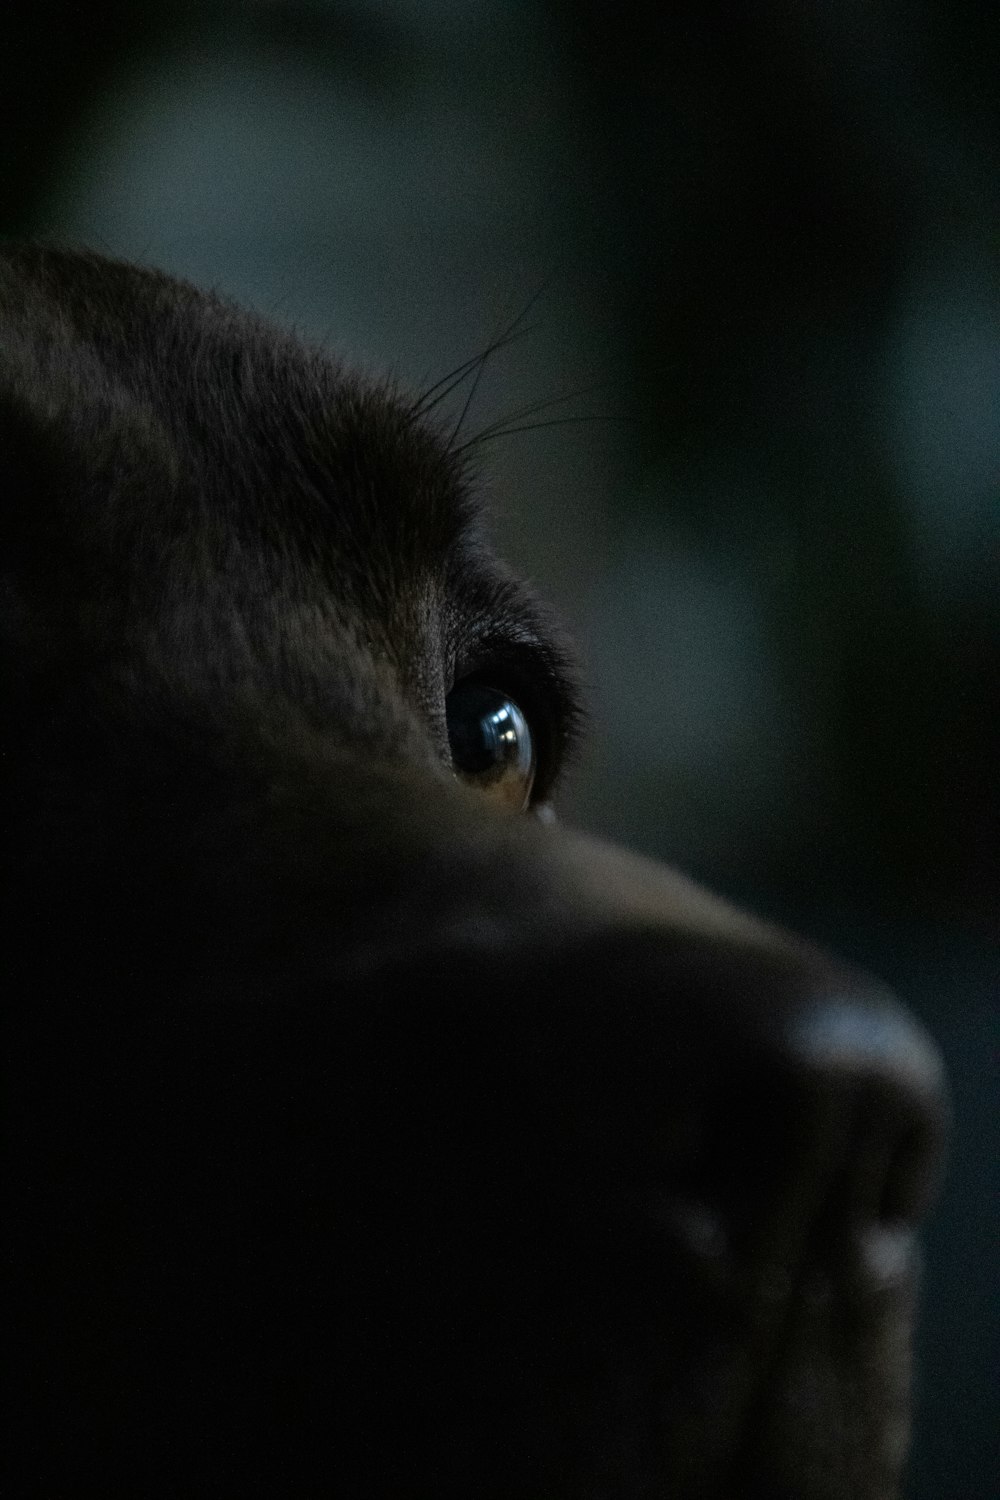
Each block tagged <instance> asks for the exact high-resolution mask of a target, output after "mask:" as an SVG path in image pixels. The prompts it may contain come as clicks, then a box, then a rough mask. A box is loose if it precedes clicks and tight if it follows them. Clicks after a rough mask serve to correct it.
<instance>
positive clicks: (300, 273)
mask: <svg viewBox="0 0 1000 1500" xmlns="http://www.w3.org/2000/svg"><path fill="white" fill-rule="evenodd" d="M0 78H2V85H3V87H2V90H0V151H2V152H3V158H4V159H3V187H4V193H3V200H2V209H0V230H2V232H4V233H8V234H29V235H34V236H38V237H43V238H47V239H53V240H56V241H59V242H63V243H78V244H85V245H89V246H91V247H93V248H96V249H100V250H103V251H105V252H107V253H110V254H114V255H119V256H124V257H127V258H131V259H135V260H139V261H143V262H147V263H150V264H154V265H159V266H162V267H163V268H165V269H167V270H170V271H173V272H175V273H178V274H181V275H184V276H187V277H190V278H192V279H194V280H196V281H198V282H200V283H203V284H207V285H210V286H215V287H218V288H219V289H221V290H223V291H226V292H229V293H232V294H234V295H235V296H237V297H238V298H240V299H241V300H243V301H246V302H249V303H251V304H253V305H255V306H256V307H258V308H259V309H261V310H263V311H264V312H266V313H268V314H270V315H271V316H273V317H275V318H277V319H279V320H281V321H283V322H285V323H290V324H294V325H295V326H297V327H298V328H300V329H301V330H302V331H303V332H305V333H307V334H309V335H310V336H311V337H313V338H319V339H323V340H326V341H327V342H328V343H329V345H330V347H331V348H332V349H334V350H335V351H336V352H338V353H340V354H343V355H346V356H347V357H348V358H349V359H351V360H352V361H356V362H358V363H360V364H362V365H364V366H370V367H373V368H375V369H377V370H386V369H389V370H393V371H395V372H396V373H397V375H398V376H399V378H400V379H401V380H402V381H403V382H404V383H406V384H409V385H412V386H413V387H415V388H419V387H426V386H428V385H429V384H431V383H432V382H433V381H435V380H437V379H438V378H439V377H441V376H443V375H444V374H446V373H447V372H448V371H449V370H450V369H452V368H453V367H455V366H457V365H459V364H460V363H461V362H462V361H464V360H466V359H469V358H470V357H471V356H473V355H475V354H477V353H478V352H479V351H480V350H482V349H483V348H484V347H485V346H486V345H487V344H489V343H490V342H491V340H494V339H496V338H497V336H498V335H500V334H502V333H503V332H504V331H505V330H506V329H508V328H509V327H510V325H511V324H512V322H513V321H514V320H515V319H517V318H518V315H519V314H523V316H522V318H521V323H520V325H519V330H520V332H519V336H518V337H517V338H516V339H515V340H514V341H513V342H512V343H510V344H508V345H507V346H506V347H504V348H503V349H502V350H500V351H498V352H497V354H496V355H495V356H494V357H493V358H492V359H491V360H490V361H489V363H488V365H487V367H486V370H485V373H484V375H483V378H482V380H481V382H480V385H479V388H478V390H477V391H476V393H475V399H474V403H473V407H472V410H471V411H470V413H469V415H468V417H467V418H466V421H467V424H468V428H469V430H470V431H472V432H474V431H476V430H480V429H484V428H486V427H488V426H490V425H491V424H493V423H496V422H501V423H502V424H503V425H505V426H508V427H521V426H525V425H528V426H529V427H530V430H527V431H521V432H517V433H513V434H511V435H509V436H504V437H502V438H500V437H498V438H496V439H494V440H492V441H487V442H485V443H484V444H483V447H482V457H483V462H484V466H485V468H486V470H487V473H488V476H489V479H488V492H489V499H490V506H491V510H492V513H493V516H494V532H495V535H496V537H497V539H498V542H499V543H500V545H501V547H502V549H503V550H504V552H505V553H506V554H507V556H508V557H509V558H510V559H511V561H512V562H514V563H515V564H516V565H517V566H518V567H519V568H520V569H521V570H522V571H523V572H525V573H526V574H527V575H528V576H529V577H531V578H532V579H533V580H534V581H535V582H536V583H537V585H538V587H539V589H540V590H541V591H542V592H543V593H544V594H546V595H547V596H548V597H550V598H551V599H553V600H554V601H555V602H556V603H557V605H558V606H559V608H560V609H561V612H562V614H563V616H564V617H565V619H566V620H567V622H568V624H569V626H570V628H571V630H572V631H573V633H574V634H575V636H576V638H577V640H578V642H579V644H580V651H581V656H582V660H583V663H584V669H585V675H586V678H587V680H588V682H589V683H590V684H591V693H590V697H591V707H592V735H591V742H590V745H589V747H588V749H587V750H586V751H585V752H584V754H583V755H582V757H581V761H580V764H579V765H578V767H577V769H576V772H575V774H574V776H573V777H572V778H571V779H570V781H569V783H568V785H567V788H566V791H565V793H564V795H563V798H562V805H561V811H562V814H563V815H564V816H565V817H567V818H571V819H573V820H575V821H578V822H581V823H583V824H585V825H587V826H588V827H590V828H592V829H594V830H598V831H601V832H604V833H607V834H610V835H612V836H614V837H616V838H620V839H623V840H626V841H628V842H629V843H631V844H633V845H635V846H638V847H640V848H642V849H644V850H646V851H648V852H650V853H652V854H655V855H657V856H660V857H662V858H666V859H670V860H673V861H677V862H680V863H682V864H684V865H685V866H686V867H687V868H688V869H689V870H691V871H692V872H693V873H694V874H696V875H698V876H700V877H701V878H703V879H705V880H707V881H709V882H711V883H712V884H713V885H714V886H715V887H716V888H718V889H721V890H723V891H725V892H726V893H728V894H730V895H732V896H734V897H736V898H738V899H740V900H742V901H745V902H747V903H749V904H751V905H752V906H753V907H755V908H756V909H757V910H758V911H761V912H763V913H765V914H767V915H769V916H772V917H776V918H778V919H780V920H782V921H785V922H787V923H790V924H793V925H795V926H797V927H798V928H800V929H802V930H804V931H806V932H808V933H810V934H812V935H813V936H815V937H817V938H820V939H822V940H824V941H826V942H828V943H832V944H835V945H836V946H837V947H838V948H839V949H840V950H841V951H842V952H844V953H845V954H847V955H849V956H852V957H854V958H856V959H858V960H860V961H862V962H864V963H866V964H868V965H869V966H870V967H872V968H874V969H875V970H876V971H877V972H879V973H880V974H882V975H883V976H884V977H885V978H886V979H887V980H889V981H890V982H891V983H892V984H894V985H895V986H896V987H897V988H898V989H899V990H900V991H901V993H902V994H903V995H904V996H905V997H906V998H907V1000H908V1001H909V1002H910V1003H911V1004H912V1005H913V1007H914V1008H915V1009H916V1010H917V1011H918V1012H919V1013H920V1014H921V1015H922V1016H923V1017H924V1019H925V1021H926V1022H927V1024H928V1025H929V1027H930V1029H931V1030H932V1032H933V1033H934V1034H935V1036H936V1037H937V1038H938V1040H939V1042H940V1043H941V1045H942V1047H943V1049H944V1051H945V1054H946V1057H947V1060H948V1063H949V1066H950V1068H951V1074H952V1079H953V1085H954V1095H955V1110H956V1140H955V1148H954V1154H953V1158H952V1161H951V1165H950V1169H949V1176H948V1180H947V1183H946V1187H945V1191H944V1195H943V1198H942V1201H941V1203H940V1206H939V1208H938V1210H937V1212H936V1216H935V1218H934V1221H933V1223H932V1226H931V1230H930V1233H929V1235H928V1245H927V1268H926V1276H925V1297H926V1311H925V1316H924V1321H923V1325H922V1328H921V1335H920V1338H921V1348H920V1373H919V1390H918V1397H919V1419H918V1435H917V1439H916V1444H915V1452H914V1460H913V1466H912V1474H911V1484H910V1490H909V1495H910V1497H911V1500H949V1497H951V1496H954V1497H956V1500H958V1497H961V1500H977V1497H983V1500H987V1497H990V1500H993V1497H995V1496H996V1495H997V1493H998V1492H1000V1417H998V1409H1000V1401H998V1391H1000V1288H998V1276H997V1269H998V1260H1000V1257H998V1247H1000V1151H998V1147H1000V1079H998V1050H1000V1048H998V1040H1000V1037H998V1030H1000V1028H998V979H997V976H998V964H997V938H998V929H1000V921H998V914H1000V858H998V847H1000V845H998V834H1000V826H998V825H1000V819H998V817H997V813H998V803H1000V797H998V789H997V788H998V774H997V773H998V751H997V743H998V735H997V731H998V727H1000V725H998V718H1000V714H998V708H997V699H998V693H997V687H998V666H1000V651H998V646H1000V629H998V627H1000V420H998V419H1000V276H998V272H1000V234H998V224H1000V217H998V210H1000V82H998V81H1000V11H998V8H997V7H996V6H995V5H993V4H989V3H987V0H840V3H835V0H803V3H801V4H799V5H788V4H782V3H779V0H763V3H759V4H756V5H750V4H748V3H742V4H741V3H731V4H727V3H724V0H698V3H695V0H675V3H673V4H672V5H670V6H669V7H667V6H663V5H661V6H652V5H649V4H642V3H638V0H624V3H620V4H618V5H616V6H610V5H606V4H598V3H596V0H582V3H576V4H571V3H569V0H537V3H534V4H528V3H526V0H522V3H518V0H381V3H376V0H371V3H365V0H244V3H237V0H198V3H193V0H192V3H184V0H165V3H147V4H143V5H137V4H134V3H131V0H118V3H99V0H94V3H91V4H90V5H87V6H84V5H82V4H60V3H54V0H33V3H31V4H26V3H22V0H13V3H10V0H8V3H7V4H6V5H5V6H4V7H3V8H2V10H0ZM464 397H465V392H464V391H460V392H457V393H456V395H455V398H454V402H455V413H456V418H457V416H458V413H459V411H460V410H461V406H462V403H463V401H464ZM549 402H554V403H555V404H553V405H545V406H541V405H540V403H549ZM536 408H537V409H536ZM566 418H568V419H570V420H563V419H566ZM536 423H545V424H547V425H544V426H537V427H536V426H531V424H536ZM553 423H556V424H557V425H552V424H553Z"/></svg>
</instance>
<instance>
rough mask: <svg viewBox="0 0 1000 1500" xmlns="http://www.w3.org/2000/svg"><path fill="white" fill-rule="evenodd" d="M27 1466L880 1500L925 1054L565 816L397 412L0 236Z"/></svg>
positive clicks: (437, 466) (319, 371)
mask: <svg viewBox="0 0 1000 1500" xmlns="http://www.w3.org/2000/svg"><path fill="white" fill-rule="evenodd" d="M0 318H2V346H0V444H2V446H0V465H2V473H3V483H4V491H5V493H4V513H3V514H4V519H3V526H4V553H3V557H4V562H3V583H2V594H0V618H2V624H3V631H4V637H5V646H4V667H3V671H4V680H5V687H4V692H5V707H4V726H5V727H4V753H5V759H6V765H7V768H8V781H9V786H10V798H9V805H8V814H7V834H6V837H5V854H4V858H5V861H6V871H5V873H6V874H7V876H8V885H9V888H10V889H11V891H12V893H13V895H12V898H11V904H10V905H11V948H12V963H11V965H10V968H11V971H12V974H13V979H14V983H13V988H12V993H13V1004H12V1007H11V1012H12V1016H13V1033H12V1037H13V1042H12V1046H11V1048H10V1056H11V1058H12V1069H11V1077H10V1081H9V1090H8V1092H9V1095H10V1100H11V1121H12V1123H11V1126H10V1138H9V1143H8V1145H9V1147H10V1148H12V1149H9V1150H8V1151H7V1159H8V1168H7V1187H6V1191H7V1194H8V1198H9V1203H10V1214H9V1217H8V1223H9V1224H10V1225H11V1226H12V1231H11V1251H12V1255H13V1261H14V1267H15V1286H16V1292H15V1299H16V1300H15V1303H14V1306H13V1309H12V1311H11V1316H10V1325H11V1333H10V1340H9V1342H10V1345H11V1348H12V1349H13V1360H12V1366H11V1367H12V1371H13V1375H14V1379H13V1383H12V1388H11V1391H10V1395H9V1399H8V1401H7V1410H8V1413H10V1414H11V1416H12V1418H13V1420H12V1424H11V1430H10V1435H9V1438H8V1443H7V1446H8V1452H9V1454H10V1455H11V1462H12V1464H13V1467H14V1471H15V1474H16V1476H17V1478H16V1484H18V1485H20V1488H19V1489H18V1488H14V1489H13V1490H12V1491H11V1493H17V1494H25V1495H27V1494H54V1493H61V1494H76V1493H85V1492H86V1493H106V1494H117V1493H122V1494H124V1493H130V1494H143V1495H151V1496H152V1495H168V1494H169V1495H174V1494H189V1495H237V1494H238V1495H240V1496H250V1495H260V1496H268V1497H271V1496H275V1495H279V1494H280V1495H290V1496H293V1495H313V1494H316V1495H319V1494H338V1495H341V1494H342V1495H345V1496H350V1497H357V1500H375V1497H382V1496H393V1497H410V1500H424V1497H428V1500H430V1497H434V1500H447V1497H454V1500H473V1497H475V1500H542V1497H545V1500H598V1497H602V1500H603V1497H608V1500H610V1497H614V1500H629V1497H640V1496H642V1497H646V1496H654V1495H655V1496H670V1497H673V1500H695V1497H719V1500H724V1497H725V1500H736V1497H740V1500H744V1497H750V1496H756V1495H759V1496H761V1497H763V1496H767V1497H772V1500H780V1497H788V1500H792V1497H794V1500H848V1497H850V1500H886V1497H889V1496H890V1495H892V1494H894V1493H895V1492H896V1487H897V1482H898V1478H899V1474H900V1469H901V1464H902V1460H903V1456H904V1453H905V1446H906V1434H907V1410H908V1377H909V1334H910V1327H911V1321H912V1303H913V1280H914V1266H915V1252H914V1246H913V1235H914V1230H915V1227H916V1225H917V1223H918V1221H919V1218H920V1216H921V1214H922V1212H923V1210H924V1208H925V1205H926V1200H927V1197H928V1192H929V1186H930V1183H931V1180H932V1178H933V1175H934V1171H935V1164H936V1158H937V1155H938V1152H939V1141H940V1135H941V1116H942V1112H943V1106H942V1100H941V1083H940V1077H939V1067H938V1062H937V1058H936V1054H935V1053H934V1050H933V1048H932V1047H931V1046H930V1044H929V1043H928V1042H927V1041H926V1039H925V1038H924V1037H923V1036H922V1035H921V1034H920V1032H919V1031H918V1030H917V1029H916V1027H915V1026H914V1025H913V1023H912V1022H911V1021H910V1020H909V1019H908V1017H907V1016H906V1014H905V1013H904V1012H903V1011H902V1010H901V1009H900V1008H899V1007H898V1006H897V1005H896V1004H895V1002H894V1001H893V1000H892V999H891V998H890V997H888V996H886V995H885V994H884V993H883V992H881V991H879V989H878V988H877V987H876V986H874V985H873V984H872V983H871V982H870V981H867V980H866V979H865V978H864V977H863V976H859V975H858V974H856V973H853V972H851V971H849V970H848V969H846V968H845V967H844V966H842V965H838V964H837V963H835V962H834V961H832V960H831V959H829V958H827V957H826V956H825V955H822V954H820V953H818V952H816V951H814V950H812V949H810V948H809V947H807V946H806V945H805V944H802V943H799V942H797V941H796V940H794V939H793V938H791V937H789V936H788V935H787V934H784V933H780V932H778V931H776V930H774V929H771V928H768V927H765V926H764V925H762V924H760V923H758V922H756V921H754V920H752V919H751V918H749V917H747V916H744V915H742V914H740V913H738V912H736V911H735V910H732V909H730V908H729V907H727V906H725V905H724V904H723V903H721V902H719V901H717V900H715V899H713V898H711V897H710V896H708V895H707V894H705V893H703V892H702V891H700V890H699V889H697V888H696V887H694V886H693V885H691V884H690V883H688V882H687V881H685V880H684V879H683V878H682V877H680V876H678V875H676V874H674V873H672V872H671V871H669V870H666V869H662V868H660V867H658V866H655V865H652V864H650V863H648V862H645V861H641V860H639V859H636V858H633V857H631V856H629V855H627V854H625V853H622V852H620V851H617V850H615V849H612V848H609V847H606V846H603V845H599V844H597V843H596V842H594V841H591V840H588V839H586V838H584V837H582V836H580V835H577V834H573V833H570V832H567V831H563V830H561V829H559V828H558V827H554V826H551V824H550V822H549V820H548V819H547V818H545V817H538V816H534V814H536V813H542V812H544V811H545V809H546V808H547V806H548V800H549V796H550V794H551V791H552V788H553V786H554V785H555V782H556V780H557V778H558V775H559V771H560V766H561V763H562V760H563V759H564V757H565V754H566V750H567V746H568V745H569V744H570V742H571V740H572V737H573V734H574V730H575V723H576V719H577V706H576V696H577V695H576V689H575V686H574V674H573V668H572V664H571V656H570V653H569V651H568V649H567V647H566V645H565V644H564V642H563V641H562V639H561V638H560V636H559V633H558V631H557V629H556V628H555V626H554V625H553V623H552V621H551V620H550V618H549V616H548V614H547V612H546V611H545V610H544V608H543V607H542V606H541V605H540V604H539V603H538V602H537V601H536V600H535V599H534V598H533V597H532V596H531V594H530V593H529V592H528V591H526V590H525V589H524V588H523V587H522V586H521V585H520V584H519V583H518V582H517V581H516V580H514V579H513V578H512V577H511V576H510V575H509V574H508V573H507V572H506V571H505V570H504V568H503V567H502V566H501V565H500V564H499V563H498V561H497V560H496V559H495V558H494V556H493V555H492V553H491V551H490V549H489V546H488V544H487V542H486V540H485V539H484V537H483V535H482V533H481V528H480V522H479V519H478V515H477V510H476V506H475V503H474V500H473V498H472V493H471V491H472V485H471V478H470V475H469V473H468V468H467V463H466V461H465V456H464V455H463V453H462V452H461V451H459V450H457V449H456V446H455V444H454V443H453V442H450V441H449V439H448V437H447V435H446V431H445V430H439V427H438V426H437V424H436V423H435V420H434V417H433V412H432V410H431V409H430V403H428V402H427V401H425V402H423V403H422V402H420V401H414V400H412V399H406V398H404V397H402V396H400V395H399V394H397V393H396V392H394V391H393V390H392V389H391V388H389V387H384V386H378V385H374V384H370V383H367V382H365V381H363V380H361V379H359V378H357V377H356V376H353V375H350V374H348V373H345V372H344V371H343V370H341V369H339V368H338V367H337V366H336V365H335V364H333V363H332V362H331V361H330V360H329V359H328V358H327V357H326V356H325V355H322V354H320V353H318V352H315V351H312V350H309V349H307V348H305V347H303V345H302V344H301V343H299V342H298V341H296V340H294V339H292V338H291V337H289V336H287V335H284V334H282V333H279V332H277V331H276V330H274V329H273V328H270V327H268V326H266V325H265V324H263V323H262V322H260V321H258V320H256V319H255V318H253V317H251V316H250V315H248V314H244V313H242V312H240V311H238V310H236V309H234V308H233V307H232V306H230V305H229V304H228V303H225V302H223V301H220V300H217V299H215V298H213V297H210V296H206V295H204V294H202V293H199V292H197V291H195V290H194V289H192V288H191V287H188V286H185V285H181V284H179V283H177V282H174V281H171V280H169V279H167V278H165V277H163V276H160V275H157V274H155V273H152V272H148V271H142V270H137V269H135V268H131V267H126V266H122V265H117V264H112V263H110V262H106V261H102V260H99V259H97V258H96V257H91V256H88V255H78V254H66V253H59V252H54V251H44V250H38V249H13V250H7V251H5V252H3V254H2V256H0Z"/></svg>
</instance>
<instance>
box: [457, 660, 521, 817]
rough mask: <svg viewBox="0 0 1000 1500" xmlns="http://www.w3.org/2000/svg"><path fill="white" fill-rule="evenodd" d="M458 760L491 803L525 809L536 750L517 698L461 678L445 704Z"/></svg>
mask: <svg viewBox="0 0 1000 1500" xmlns="http://www.w3.org/2000/svg"><path fill="white" fill-rule="evenodd" d="M445 713H446V717H447V722H448V742H449V745H450V747H451V758H452V764H453V765H454V767H455V771H456V773H457V774H458V775H459V776H461V778H462V780H463V781H466V782H468V783H469V785H470V786H475V787H476V788H477V789H478V790H480V791H482V792H483V794H484V795H485V796H487V797H488V798H489V799H490V801H492V802H494V803H496V804H498V805H500V806H503V807H507V808H509V809H510V810H511V811H513V812H523V811H524V810H525V808H526V807H527V806H528V804H529V802H530V800H531V787H532V782H533V781H534V775H535V750H534V745H533V743H532V738H531V730H530V729H529V727H528V721H527V719H526V718H525V716H524V714H523V713H522V712H521V710H520V708H519V707H518V705H517V704H516V703H515V702H514V699H513V698H511V697H509V696H508V695H507V694H506V693H503V692H501V691H500V690H499V689H497V688H493V687H489V686H488V685H487V684H485V683H482V682H476V681H470V680H467V681H465V682H459V683H457V684H456V685H455V687H454V688H453V689H452V691H451V692H450V693H449V694H448V698H447V701H446V703H445Z"/></svg>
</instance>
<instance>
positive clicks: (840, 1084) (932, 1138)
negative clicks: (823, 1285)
mask: <svg viewBox="0 0 1000 1500" xmlns="http://www.w3.org/2000/svg"><path fill="white" fill-rule="evenodd" d="M788 1041H789V1043H790V1050H791V1052H792V1055H793V1058H794V1060H795V1062H796V1064H797V1065H799V1066H804V1067H805V1069H806V1071H807V1074H808V1075H809V1076H810V1077H811V1078H812V1081H813V1086H814V1087H817V1088H818V1089H819V1090H820V1091H821V1092H824V1093H827V1092H828V1093H829V1094H830V1095H831V1097H832V1098H834V1099H836V1100H838V1101H839V1102H840V1103H841V1104H842V1105H847V1106H848V1107H850V1109H851V1113H852V1115H853V1117H854V1121H855V1128H854V1133H853V1144H852V1148H851V1151H850V1160H849V1162H848V1163H847V1178H848V1181H847V1185H846V1187H847V1199H848V1202H847V1205H846V1206H847V1207H848V1210H849V1211H850V1212H852V1213H853V1214H854V1215H855V1216H856V1217H857V1218H859V1219H862V1220H866V1221H868V1222H869V1223H871V1224H878V1225H881V1226H884V1227H885V1228H887V1229H895V1228H897V1227H899V1228H902V1227H904V1226H906V1225H912V1224H914V1223H916V1222H918V1221H919V1220H920V1219H921V1218H922V1217H923V1215H924V1213H925V1212H926V1210H927V1208H928V1206H929V1203H930V1200H931V1198H932V1196H933V1192H934V1189H935V1186H936V1183H937V1178H938V1173H939V1169H940V1161H941V1155H942V1149H943V1141H944V1133H945V1125H946V1118H947V1103H946V1096H945V1085H944V1071H943V1067H942V1063H941V1059H940V1055H939V1053H938V1051H937V1048H936V1047H935V1046H934V1044H933V1042H932V1041H931V1040H930V1038H929V1037H928V1036H927V1035H926V1033H925V1032H924V1031H923V1030H922V1029H921V1028H920V1027H919V1026H918V1024H917V1023H916V1021H914V1020H913V1018H912V1017H910V1016H909V1015H908V1014H907V1012H906V1011H905V1010H904V1009H903V1008H902V1007H901V1006H900V1005H899V1004H898V1003H897V1002H896V1001H895V1000H893V999H892V998H891V997H889V996H887V995H885V994H883V993H880V992H878V991H871V992H865V993H861V994H853V995H846V996H844V995H836V996H825V997H822V998H819V999H816V1000H813V1001H811V1002H810V1003H809V1005H808V1006H807V1007H805V1008H804V1009H803V1010H802V1011H800V1012H799V1014H798V1016H797V1017H796V1019H795V1021H794V1022H793V1023H792V1025H791V1027H790V1031H789V1035H788Z"/></svg>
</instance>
